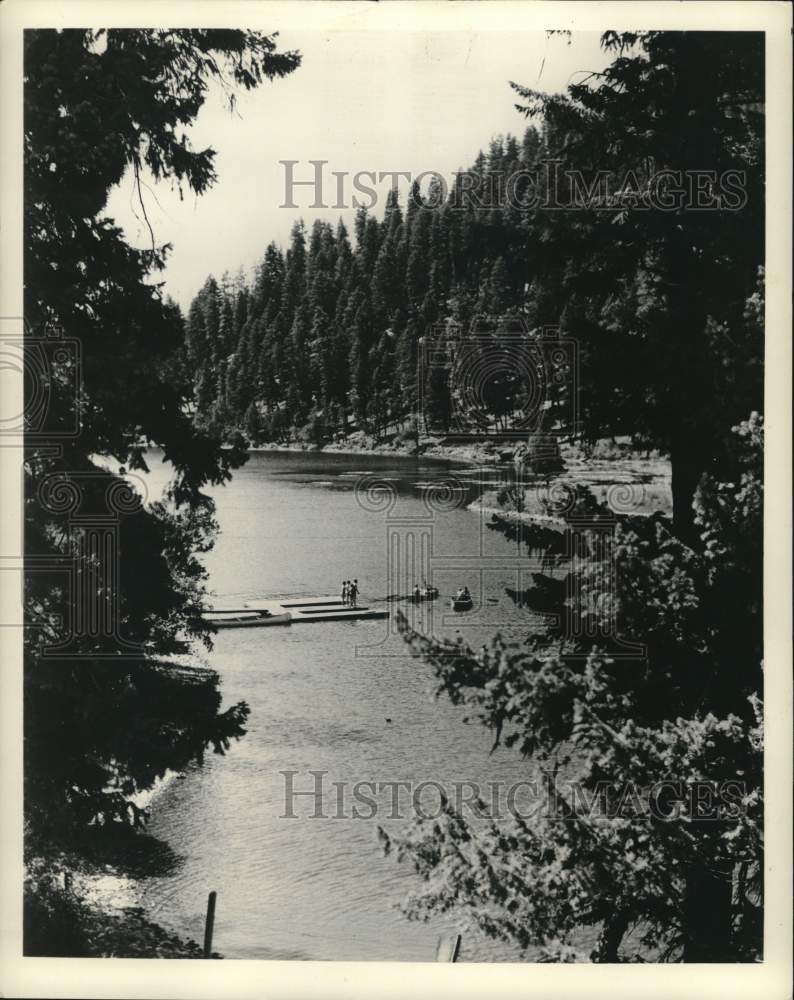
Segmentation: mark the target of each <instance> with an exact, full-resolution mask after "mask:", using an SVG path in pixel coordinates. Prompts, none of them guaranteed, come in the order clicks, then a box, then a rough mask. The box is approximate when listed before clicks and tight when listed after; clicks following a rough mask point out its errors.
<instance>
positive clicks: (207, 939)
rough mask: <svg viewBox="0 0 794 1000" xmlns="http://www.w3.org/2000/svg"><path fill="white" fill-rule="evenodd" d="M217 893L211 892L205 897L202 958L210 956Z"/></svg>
mask: <svg viewBox="0 0 794 1000" xmlns="http://www.w3.org/2000/svg"><path fill="white" fill-rule="evenodd" d="M217 896H218V894H217V893H216V892H214V891H213V892H211V893H210V894H209V896H208V897H207V922H206V923H205V924H204V958H211V957H212V931H213V929H214V927H215V900H216V899H217Z"/></svg>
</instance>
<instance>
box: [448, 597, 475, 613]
mask: <svg viewBox="0 0 794 1000" xmlns="http://www.w3.org/2000/svg"><path fill="white" fill-rule="evenodd" d="M449 603H450V606H451V608H452V610H453V611H471V609H472V608H473V607H474V600H473V599H472V596H471V594H468V595H465V596H463V597H453V598H452V600H451V601H450V602H449Z"/></svg>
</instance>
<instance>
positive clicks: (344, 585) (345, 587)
mask: <svg viewBox="0 0 794 1000" xmlns="http://www.w3.org/2000/svg"><path fill="white" fill-rule="evenodd" d="M348 588H349V584H348V581H347V580H343V581H342V604H347V598H348V594H349V589H348Z"/></svg>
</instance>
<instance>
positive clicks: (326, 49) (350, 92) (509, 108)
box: [107, 30, 609, 308]
mask: <svg viewBox="0 0 794 1000" xmlns="http://www.w3.org/2000/svg"><path fill="white" fill-rule="evenodd" d="M598 38H599V36H598V35H597V34H595V33H581V34H577V35H574V36H573V38H572V40H571V43H570V44H568V42H567V40H566V39H565V38H564V37H562V36H555V37H551V38H548V37H547V36H546V35H545V34H543V33H542V32H526V31H515V32H510V33H507V32H496V31H491V32H487V33H481V32H477V33H471V32H464V31H455V32H452V31H448V32H444V33H439V32H434V33H418V32H401V33H394V32H383V31H378V32H376V31H367V32H363V31H345V30H334V31H330V32H326V31H314V32H312V31H306V30H302V31H294V30H283V31H282V32H281V36H280V40H281V47H282V48H285V49H292V48H296V49H299V50H300V51H301V53H302V54H303V63H302V65H301V66H300V67H299V68H298V69H297V70H296V71H295V72H294V73H293V74H291V75H290V76H288V77H286V78H285V79H283V80H278V81H276V82H274V83H266V84H264V85H263V86H261V87H259V88H258V89H257V90H254V91H252V92H250V93H247V94H246V93H240V94H238V103H237V109H236V112H235V113H234V114H232V113H230V111H229V108H228V104H227V103H225V101H224V99H223V97H222V95H221V94H220V93H219V92H218V93H215V92H214V93H213V94H212V95H211V96H210V98H209V99H208V101H207V103H206V104H205V105H204V107H203V108H202V110H201V112H200V114H199V116H198V118H197V120H196V123H195V125H194V126H193V128H192V130H191V136H192V139H193V143H194V145H195V146H196V148H204V147H205V146H212V147H213V148H214V149H215V150H216V151H217V156H216V168H217V172H218V175H219V179H218V181H217V183H216V184H215V186H214V187H213V188H212V189H210V190H209V191H208V192H207V193H205V194H204V195H202V196H201V197H200V198H196V197H195V196H193V195H192V194H187V195H186V196H185V200H184V201H182V202H180V200H179V195H178V193H177V192H176V190H171V188H170V186H169V185H168V184H162V183H161V184H157V185H155V184H153V183H151V181H150V185H151V186H150V187H149V188H148V189H147V188H144V189H143V196H144V200H145V204H146V212H147V215H148V217H149V221H150V222H151V224H152V227H153V229H154V233H155V239H156V241H157V242H158V243H166V242H169V243H171V244H173V250H172V251H171V255H170V259H169V264H168V267H167V269H166V271H165V275H164V277H165V281H166V288H167V291H168V292H169V293H170V294H171V295H172V296H173V297H174V298H175V299H176V300H177V301H178V302H179V303H180V305H182V306H183V308H186V307H187V306H188V305H189V303H190V300H191V298H192V297H193V295H195V293H196V292H197V291H198V289H199V288H200V287H201V285H202V284H203V282H204V280H205V279H206V277H207V275H208V274H214V275H215V276H216V277H220V276H221V275H222V274H223V272H224V271H228V272H230V273H231V274H236V273H237V271H238V270H239V269H240V268H241V267H242V268H243V270H244V272H245V273H246V275H248V274H250V272H251V269H252V267H253V266H254V265H255V264H256V263H257V262H258V261H259V260H260V258H261V256H262V253H263V251H264V248H265V247H266V245H267V244H268V243H269V242H270V240H276V241H277V242H278V243H280V244H281V245H282V246H283V245H285V244H286V242H287V241H288V239H289V232H290V229H291V227H292V224H293V222H294V221H295V219H296V218H298V217H303V219H304V220H305V221H306V223H307V225H310V224H311V221H312V220H313V219H315V218H317V217H318V216H319V217H322V218H325V219H328V220H329V221H331V222H332V223H334V224H335V223H336V220H337V219H338V218H339V216H340V214H341V215H343V216H344V217H345V220H346V222H348V223H349V222H351V220H352V215H353V211H352V210H351V209H347V210H345V211H340V210H335V209H333V208H331V207H329V208H328V209H325V210H321V209H312V208H310V207H309V206H310V205H311V204H312V201H313V199H314V195H313V193H312V189H310V188H308V187H298V188H296V189H295V194H294V196H293V200H294V202H295V204H296V205H297V208H294V209H290V208H283V207H280V206H281V205H283V203H284V202H285V200H286V199H285V168H284V166H282V165H281V164H280V163H279V161H280V160H297V161H299V162H298V164H297V165H296V166H295V168H294V171H295V175H294V176H295V179H296V180H302V179H311V178H313V176H314V168H313V167H312V166H311V165H310V164H309V161H310V160H327V161H328V163H327V165H326V166H325V168H324V171H325V180H326V183H325V185H324V191H325V197H324V200H325V202H326V204H328V205H329V206H332V205H333V204H334V202H335V198H336V188H335V184H336V181H335V179H334V178H333V177H332V176H331V173H330V172H331V171H332V170H333V171H346V172H348V173H349V174H350V175H352V174H355V173H356V172H359V171H394V170H400V171H410V172H411V173H412V175H414V176H415V175H417V174H419V173H421V172H422V171H428V170H430V171H437V172H439V173H441V174H443V175H444V176H445V177H447V178H451V176H452V174H453V173H454V172H455V171H456V170H458V169H459V168H465V167H468V166H469V165H470V164H471V163H472V161H473V160H474V158H475V156H476V155H477V152H478V151H479V150H480V149H483V148H484V149H487V147H488V143H489V141H490V139H491V138H492V137H493V136H496V135H499V134H502V135H504V134H505V133H507V132H512V133H513V134H514V135H517V136H518V137H519V138H520V136H521V135H522V133H523V131H524V129H525V127H526V125H527V122H526V120H525V119H524V118H523V116H521V115H520V114H519V113H518V112H517V111H516V110H515V108H514V103H515V98H516V95H515V94H514V92H513V91H512V90H511V89H510V87H509V85H508V81H509V80H515V81H517V82H519V83H523V84H525V85H527V86H531V87H537V88H539V89H543V90H551V91H561V90H564V88H565V86H566V85H567V83H568V82H569V81H570V80H571V79H573V78H574V77H575V75H576V74H577V73H578V72H582V71H592V70H599V69H601V68H603V66H605V65H606V64H607V62H608V61H609V60H608V58H607V57H606V56H605V55H604V53H603V52H601V50H600V48H599V44H598ZM367 183H369V182H368V181H367ZM388 186H389V182H388V181H384V182H383V183H381V184H379V185H377V189H378V193H379V194H381V195H382V198H381V200H380V202H379V204H378V205H377V207H376V208H375V209H374V211H376V212H377V213H378V214H380V212H381V211H382V208H383V198H385V195H386V191H387V190H388ZM353 194H355V191H354V189H353V187H352V177H351V178H349V179H347V180H346V182H345V200H346V201H347V202H348V203H349V202H350V199H351V197H352V195H353ZM359 197H361V196H359ZM107 211H108V214H110V215H111V216H113V217H114V218H115V219H116V220H117V222H118V223H119V224H121V225H122V226H123V228H124V229H125V232H126V234H127V238H128V239H129V240H130V241H131V242H132V243H134V244H135V245H138V246H145V245H147V244H148V243H149V242H150V240H149V235H148V229H147V228H146V226H145V224H144V223H143V221H142V219H143V216H142V213H141V210H140V205H139V204H138V203H137V195H136V194H134V189H133V185H132V179H131V177H129V176H128V177H127V178H125V179H124V181H123V182H122V184H121V185H120V186H119V187H118V188H117V189H116V190H115V191H113V192H112V194H111V197H110V200H109V203H108V208H107ZM351 228H352V227H351Z"/></svg>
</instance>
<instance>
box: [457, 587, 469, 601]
mask: <svg viewBox="0 0 794 1000" xmlns="http://www.w3.org/2000/svg"><path fill="white" fill-rule="evenodd" d="M455 600H456V601H470V600H471V594H470V593H469V588H468V587H461V588H460V590H459V591H458V592H457V594H455Z"/></svg>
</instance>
